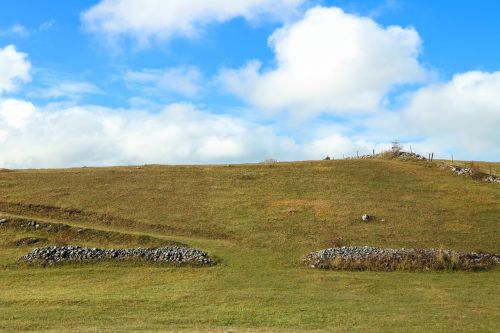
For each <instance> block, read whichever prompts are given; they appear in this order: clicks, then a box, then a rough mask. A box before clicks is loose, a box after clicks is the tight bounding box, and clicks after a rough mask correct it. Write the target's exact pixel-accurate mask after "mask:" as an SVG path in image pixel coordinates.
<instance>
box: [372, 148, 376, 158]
mask: <svg viewBox="0 0 500 333" xmlns="http://www.w3.org/2000/svg"><path fill="white" fill-rule="evenodd" d="M372 153H373V157H375V148H374V149H373V152H372Z"/></svg>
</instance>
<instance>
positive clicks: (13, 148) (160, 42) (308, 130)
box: [0, 0, 500, 168]
mask: <svg viewBox="0 0 500 333" xmlns="http://www.w3.org/2000/svg"><path fill="white" fill-rule="evenodd" d="M499 15H500V2H499V1H496V0H483V1H452V0H443V1H431V0H364V1H347V0H331V1H327V0H324V1H319V0H318V1H316V0H239V1H228V0H183V1H177V0H141V1H137V0H100V1H98V0H93V1H91V0H73V1H62V0H60V1H56V0H52V1H50V0H48V1H43V2H42V1H34V0H18V1H3V2H1V3H0V168H52V167H78V166H109V165H130V164H133V165H140V164H150V163H167V164H198V163H201V164H205V163H247V162H260V161H263V160H267V159H276V160H279V161H292V160H310V159H322V158H324V157H325V156H327V155H328V156H330V157H333V158H342V157H347V156H355V155H356V154H368V153H371V152H372V150H373V149H375V150H376V151H377V152H379V151H382V150H385V149H388V148H389V147H390V145H391V142H392V141H394V140H395V139H397V140H399V141H400V142H401V143H402V145H403V146H404V147H405V149H406V150H409V149H410V147H411V149H412V151H414V152H418V153H420V154H422V155H427V154H428V153H431V152H433V153H434V156H435V158H451V155H452V154H453V156H454V158H455V159H462V160H488V161H500V145H499V144H498V143H499V142H500V130H499V127H500V20H498V17H499Z"/></svg>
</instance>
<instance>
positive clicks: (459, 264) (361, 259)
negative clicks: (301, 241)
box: [303, 246, 500, 271]
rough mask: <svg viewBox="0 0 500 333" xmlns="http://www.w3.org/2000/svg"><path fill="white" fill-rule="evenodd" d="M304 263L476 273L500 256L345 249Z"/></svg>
mask: <svg viewBox="0 0 500 333" xmlns="http://www.w3.org/2000/svg"><path fill="white" fill-rule="evenodd" d="M303 261H304V263H306V264H307V265H309V266H311V267H316V268H323V269H337V270H381V271H393V270H444V269H450V270H476V269H485V268H489V267H491V266H494V265H496V264H499V263H500V256H499V255H496V254H490V253H477V252H471V253H461V252H455V251H451V250H441V249H384V248H376V247H368V246H365V247H345V246H343V247H334V248H329V249H324V250H320V251H316V252H311V253H309V254H308V255H306V256H305V257H304V259H303Z"/></svg>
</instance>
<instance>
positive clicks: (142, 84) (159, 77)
mask: <svg viewBox="0 0 500 333" xmlns="http://www.w3.org/2000/svg"><path fill="white" fill-rule="evenodd" d="M124 80H125V81H126V82H127V83H128V84H129V85H130V86H131V87H134V88H141V89H144V90H145V91H146V92H148V93H153V94H165V93H174V94H177V95H182V96H187V97H196V96H197V95H198V94H199V93H200V91H201V90H202V81H203V75H202V74H201V72H200V71H199V70H198V68H197V67H194V66H181V67H173V68H166V69H164V70H158V69H143V70H141V71H128V72H127V73H125V76H124Z"/></svg>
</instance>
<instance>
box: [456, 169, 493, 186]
mask: <svg viewBox="0 0 500 333" xmlns="http://www.w3.org/2000/svg"><path fill="white" fill-rule="evenodd" d="M450 170H451V171H452V172H454V173H455V174H457V175H460V176H470V177H476V178H477V179H480V180H482V181H484V182H488V183H500V177H497V176H495V175H488V174H486V173H483V172H480V171H476V170H473V169H472V168H467V167H459V166H455V165H450Z"/></svg>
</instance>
